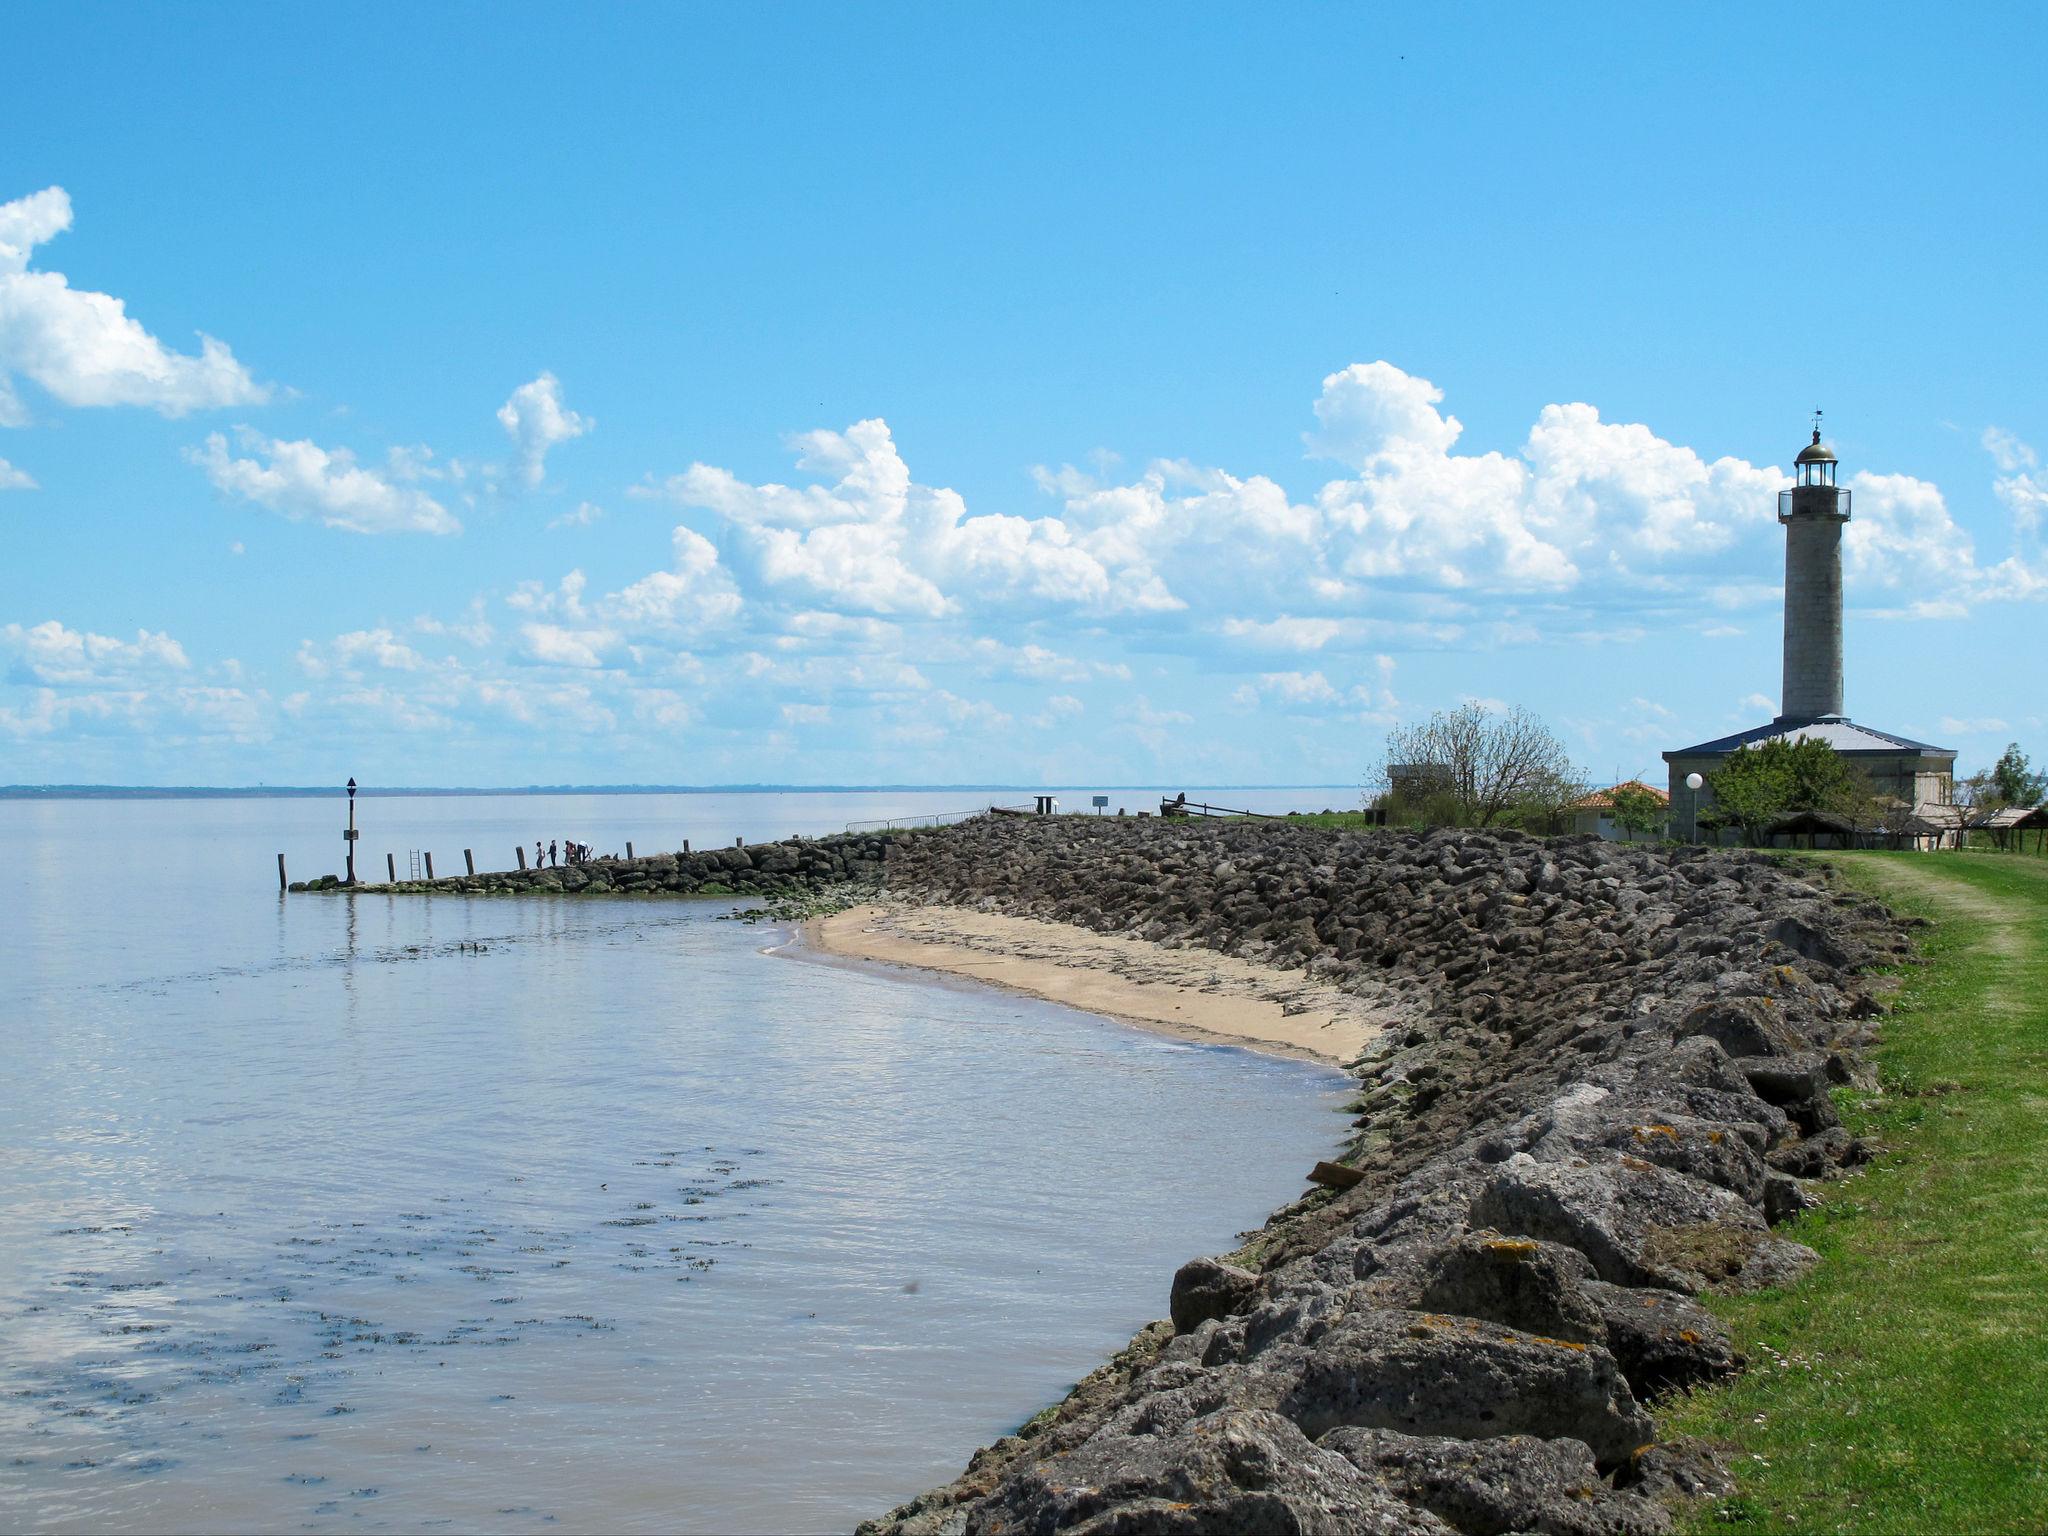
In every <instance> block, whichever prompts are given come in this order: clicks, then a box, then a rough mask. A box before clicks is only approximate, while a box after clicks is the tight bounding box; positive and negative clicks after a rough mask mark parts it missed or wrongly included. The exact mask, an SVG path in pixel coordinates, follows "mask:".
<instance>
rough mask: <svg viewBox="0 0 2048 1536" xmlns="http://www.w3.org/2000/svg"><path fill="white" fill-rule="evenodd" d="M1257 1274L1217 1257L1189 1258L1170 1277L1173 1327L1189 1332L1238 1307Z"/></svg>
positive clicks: (1255, 1284)
mask: <svg viewBox="0 0 2048 1536" xmlns="http://www.w3.org/2000/svg"><path fill="white" fill-rule="evenodd" d="M1258 1284H1259V1277H1258V1276H1257V1275H1255V1274H1253V1273H1252V1272H1251V1271H1250V1270H1248V1269H1239V1268H1238V1267H1237V1266H1236V1265H1234V1264H1225V1263H1223V1262H1222V1261H1221V1260H1220V1259H1191V1260H1189V1261H1188V1262H1187V1263H1185V1264H1183V1265H1181V1267H1180V1269H1179V1270H1178V1271H1177V1272H1176V1273H1175V1274H1174V1277H1173V1297H1172V1301H1171V1303H1170V1307H1171V1311H1172V1316H1173V1326H1174V1331H1175V1332H1177V1333H1192V1332H1194V1331H1195V1329H1196V1328H1198V1327H1200V1326H1201V1325H1202V1324H1203V1323H1205V1322H1208V1321H1209V1320H1210V1319H1211V1318H1218V1317H1228V1316H1229V1315H1230V1314H1231V1313H1233V1312H1237V1311H1240V1310H1242V1308H1243V1307H1244V1305H1245V1303H1246V1302H1247V1301H1249V1300H1250V1299H1251V1296H1252V1293H1253V1291H1255V1290H1256V1289H1257V1288H1258Z"/></svg>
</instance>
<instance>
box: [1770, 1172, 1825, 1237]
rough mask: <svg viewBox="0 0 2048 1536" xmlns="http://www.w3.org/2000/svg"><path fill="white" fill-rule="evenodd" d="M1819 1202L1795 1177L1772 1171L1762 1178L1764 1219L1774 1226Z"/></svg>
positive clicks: (1810, 1208)
mask: <svg viewBox="0 0 2048 1536" xmlns="http://www.w3.org/2000/svg"><path fill="white" fill-rule="evenodd" d="M1819 1203H1820V1202H1819V1201H1818V1200H1816V1199H1814V1198H1813V1196H1812V1195H1810V1194H1808V1193H1807V1192H1806V1187H1805V1186H1804V1185H1803V1184H1801V1183H1800V1182H1799V1181H1798V1180H1797V1179H1794V1178H1788V1177H1787V1176H1786V1175H1784V1174H1782V1173H1773V1174H1770V1175H1769V1176H1768V1177H1766V1178H1765V1180H1764V1195H1763V1205H1764V1220H1765V1221H1767V1222H1769V1223H1770V1224H1771V1225H1772V1226H1774V1227H1775V1226H1779V1225H1782V1224H1783V1223H1785V1222H1788V1221H1790V1220H1791V1219H1792V1218H1793V1217H1795V1216H1797V1215H1799V1214H1800V1213H1801V1212H1802V1211H1810V1210H1812V1209H1813V1208H1814V1207H1815V1206H1816V1205H1818V1204H1819Z"/></svg>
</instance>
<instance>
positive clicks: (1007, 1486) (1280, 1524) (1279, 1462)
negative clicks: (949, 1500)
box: [966, 1407, 1455, 1536]
mask: <svg viewBox="0 0 2048 1536" xmlns="http://www.w3.org/2000/svg"><path fill="white" fill-rule="evenodd" d="M966 1530H967V1536H1052V1533H1053V1532H1055V1531H1059V1532H1072V1533H1074V1536H1455V1532H1454V1531H1453V1529H1452V1527H1450V1526H1448V1525H1445V1524H1444V1523H1443V1522H1442V1521H1440V1520H1438V1519H1436V1518H1435V1517H1434V1516H1431V1515H1428V1514H1426V1513H1424V1512H1422V1511H1420V1510H1417V1509H1414V1508H1412V1507H1410V1506H1409V1505H1407V1504H1405V1503H1403V1502H1401V1501H1400V1500H1399V1499H1397V1498H1395V1497H1394V1496H1393V1495H1392V1494H1390V1493H1388V1492H1386V1491H1385V1490H1384V1489H1383V1488H1382V1487H1381V1486H1380V1485H1379V1484H1378V1483H1377V1482H1376V1481H1375V1480H1373V1479H1372V1478H1369V1477H1367V1476H1366V1475H1365V1474H1364V1473H1363V1472H1361V1471H1359V1469H1358V1468H1357V1467H1356V1466H1354V1465H1353V1464H1352V1463H1351V1462H1350V1461H1348V1460H1346V1459H1345V1458H1344V1457H1343V1456H1340V1455H1338V1454H1337V1453H1336V1452H1334V1451H1326V1450H1323V1449H1321V1448H1320V1447H1318V1446H1315V1445H1312V1444H1310V1443H1309V1441H1308V1439H1307V1438H1306V1437H1305V1436H1304V1435H1303V1434H1302V1432H1301V1431H1300V1430H1299V1429H1297V1428H1296V1427H1295V1426H1294V1425H1293V1424H1291V1423H1289V1422H1288V1421H1287V1420H1286V1419H1284V1418H1282V1417H1281V1416H1280V1415H1279V1414H1276V1413H1268V1412H1264V1411H1261V1410H1259V1409H1253V1408H1238V1407H1226V1408H1222V1409H1218V1410H1216V1411H1214V1412H1212V1413H1209V1414H1206V1415H1203V1416H1202V1417H1199V1418H1195V1419H1192V1420H1188V1421H1186V1422H1178V1423H1176V1422H1169V1423H1168V1424H1166V1425H1163V1426H1160V1427H1159V1428H1157V1429H1156V1430H1150V1431H1147V1430H1141V1429H1131V1428H1123V1427H1112V1428H1110V1429H1108V1430H1105V1431H1103V1432H1101V1433H1098V1434H1096V1435H1095V1436H1093V1437H1092V1438H1090V1439H1089V1440H1087V1441H1085V1442H1084V1443H1082V1444H1081V1445H1079V1446H1078V1447H1076V1448H1074V1449H1073V1450H1070V1451H1067V1452H1065V1453H1064V1454H1059V1455H1054V1456H1049V1457H1047V1458H1045V1459H1044V1460H1042V1461H1034V1462H1030V1463H1028V1464H1026V1465H1024V1466H1022V1467H1020V1468H1018V1469H1017V1470H1015V1471H1014V1472H1012V1473H1011V1474H1010V1475H1009V1476H1008V1477H1006V1478H1005V1479H1004V1480H1003V1481H1002V1482H1001V1483H1000V1484H998V1485H997V1487H996V1488H995V1491H994V1492H993V1493H991V1494H989V1495H988V1497H987V1498H985V1499H983V1500H982V1501H981V1502H980V1503H978V1504H976V1505H975V1506H974V1507H973V1509H972V1510H971V1512H970V1513H969V1514H968V1517H967V1523H966Z"/></svg>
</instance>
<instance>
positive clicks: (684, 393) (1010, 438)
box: [0, 4, 2048, 785]
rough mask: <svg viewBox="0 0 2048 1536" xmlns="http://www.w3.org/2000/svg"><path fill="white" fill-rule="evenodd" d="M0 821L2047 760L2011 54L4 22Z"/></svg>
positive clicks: (1895, 41) (1985, 43) (1694, 40)
mask: <svg viewBox="0 0 2048 1536" xmlns="http://www.w3.org/2000/svg"><path fill="white" fill-rule="evenodd" d="M4 28H5V34H6V47H5V50H4V52H5V54H6V58H7V62H5V63H0V81H4V88H0V783H8V782H14V783H120V784H234V785H247V784H259V783H292V784H316V783H325V782H329V781H337V780H340V779H342V778H344V777H348V776H353V777H355V778H357V779H358V780H361V781H362V782H365V783H376V784H392V785H396V784H416V785H449V784H467V785H525V784H536V783H605V784H617V783H669V784H720V783H744V782H761V783H787V784H807V783H819V784H825V783H831V784H861V783H891V784H898V783H903V784H910V783H931V784H944V783H997V782H1000V783H1011V784H1025V785H1028V784H1032V783H1048V784H1087V783H1101V784H1109V783H1125V784H1136V783H1169V784H1170V783H1177V782H1178V783H1187V784H1200V785H1215V784H1231V783H1237V784H1254V783H1255V784H1273V783H1293V784H1311V783H1312V784H1339V785H1343V784H1362V783H1364V782H1366V781H1367V780H1368V779H1369V778H1370V777H1371V773H1372V768H1373V765H1374V763H1375V762H1376V761H1377V760H1378V759H1379V758H1380V756H1381V754H1382V750H1383V741H1384V738H1385V735H1386V732H1387V731H1388V729H1389V728H1390V727H1391V726H1393V725H1394V724H1396V723H1398V722H1401V721H1405V720H1413V719H1417V718H1419V717H1421V716H1423V715H1426V714H1427V713H1429V712H1430V711H1432V710H1436V709H1441V708H1448V707H1453V706H1456V705H1458V704H1459V703H1461V702H1463V701H1465V700H1470V699H1477V700H1482V701H1489V702H1494V703H1498V704H1502V705H1516V706H1521V707H1525V708H1527V709H1529V710H1531V711H1533V712H1535V713H1536V714H1537V715H1539V716H1541V717H1542V718H1543V719H1544V720H1546V721H1547V722H1548V723H1549V724H1550V725H1551V726H1552V727H1553V728H1554V729H1555V730H1556V731H1557V733H1558V734H1559V736H1560V737H1561V738H1562V739H1563V740H1564V742H1565V744H1566V746H1567V747H1568V749H1569V750H1570V751H1571V753H1572V754H1573V756H1574V758H1575V759H1576V760H1577V761H1578V763H1579V764H1580V765H1581V767H1582V768H1583V770H1584V772H1585V774H1586V776H1587V777H1588V778H1590V779H1594V780H1597V781H1599V782H1603V783H1604V782H1610V781H1612V780H1613V779H1616V778H1621V777H1630V776H1636V775H1642V776H1645V777H1648V778H1650V779H1651V780H1652V781H1653V782H1656V781H1659V780H1660V779H1661V777H1662V765H1661V763H1660V761H1659V758H1658V753H1659V752H1660V751H1663V750H1665V749H1669V748H1675V747H1679V746H1683V745H1687V744H1689V743H1691V742H1695V741H1699V740H1703V739H1707V738H1710V737H1714V736H1718V735H1721V734H1723V733H1725V732H1727V731H1730V730H1733V729H1736V728H1738V727H1741V726H1747V725H1754V724H1758V723H1761V722H1763V721H1764V720H1767V719H1769V718H1770V717H1771V716H1772V715H1773V714H1774V713H1775V712H1776V709H1777V693H1778V687H1779V665H1780V654H1779V625H1780V587H1781V581H1782V574H1783V543H1782V532H1781V530H1780V529H1779V527H1778V525H1777V523H1776V520H1775V492H1776V491H1777V489H1778V488H1779V487H1780V486H1782V485H1785V484H1787V483H1789V482H1788V479H1787V475H1788V471H1789V466H1790V463H1791V460H1792V456H1793V455H1794V454H1795V453H1796V452H1797V451H1798V449H1799V448H1800V447H1801V446H1802V445H1803V444H1804V443H1805V441H1806V437H1807V432H1808V429H1809V426H1810V421H1811V413H1812V412H1813V410H1814V409H1815V408H1816V407H1819V408H1821V409H1823V410H1824V411H1825V417H1824V421H1825V424H1826V430H1827V436H1828V439H1829V441H1830V442H1831V443H1832V444H1833V445H1834V447H1835V449H1836V452H1837V453H1838V454H1839V455H1840V457H1841V459H1842V477H1843V483H1844V484H1846V485H1848V486H1850V487H1851V489H1852V492H1853V497H1854V502H1853V510H1854V515H1853V518H1852V521H1851V523H1850V525H1849V528H1848V530H1847V546H1846V565H1847V572H1848V589H1847V590H1848V672H1847V677H1848V687H1847V693H1848V701H1847V702H1848V710H1849V713H1850V715H1851V716H1852V717H1854V718H1855V719H1857V720H1859V721H1861V722H1863V723H1866V724H1870V725H1874V726H1877V727H1879V728H1881V729H1885V730H1890V731H1894V732H1899V733H1902V734H1905V735H1909V736H1914V737H1917V738H1919V739H1922V740H1928V741H1933V742H1935V743H1937V744H1939V745H1943V746H1949V747H1953V748H1956V749H1957V750H1958V751H1959V752H1960V753H1961V767H1962V768H1963V769H1964V770H1965V771H1967V770H1968V769H1970V768H1972V767H1976V766H1983V765H1985V764H1987V763H1988V762H1989V761H1991V760H1992V759H1993V758H1995V757H1996V756H1997V754H1998V752H1999V751H2000V749H2001V748H2002V747H2003V746H2004V744H2005V743H2006V742H2007V741H2008V740H2013V739H2017V740H2019V741H2020V742H2021V743H2022V745H2023V746H2025V747H2027V748H2028V749H2029V750H2031V751H2033V752H2034V753H2035V754H2036V756H2037V757H2038V756H2044V755H2048V697H2044V693H2043V689H2042V686H2041V682H2040V663H2039V658H2040V656H2041V654H2042V651H2043V645H2042V641H2043V636H2044V618H2048V553H2044V550H2043V545H2042V538H2041V520H2042V514H2043V511H2044V509H2048V469H2044V468H2043V466H2042V464H2041V462H2040V455H2041V454H2042V453H2048V368H2044V367H2043V366H2042V363H2043V358H2044V355H2048V304H2044V303H2043V302H2042V290H2041V279H2040V263H2041V260H2042V255H2041V253H2042V252H2043V251H2044V250H2048V197H2044V196H2043V192H2044V190H2048V189H2044V165H2048V162H2044V159H2043V156H2042V154H2041V150H2040V146H2041V144H2043V143H2048V106H2044V98H2043V96H2042V93H2041V92H2040V90H2039V88H2038V85H2039V82H2038V80H2037V79H2036V78H2035V71H2033V70H2031V69H2030V68H2028V67H2027V66H2026V61H2028V60H2031V59H2038V58H2039V57H2040V56H2041V54H2042V51H2043V46H2044V43H2048V16H2044V13H2043V12H2042V11H2041V10H2040V9H2039V8H2038V7H2036V6H2011V7H2005V8H1997V7H1982V8H1973V9H1972V11H1971V13H1970V18H1969V21H1968V23H1967V25H1964V24H1962V23H1961V22H1960V21H1957V20H1954V19H1952V18H1951V17H1949V16H1947V15H1945V14H1943V13H1941V12H1939V11H1936V10H1933V9H1929V8H1925V7H1889V6H1869V5H1858V6H1853V7H1849V6H1843V7H1835V6H1827V5H1810V6H1802V7H1798V8H1796V9H1787V8H1782V7H1763V6H1757V7H1739V6H1731V7H1695V8H1689V9H1688V10H1686V11H1683V12H1681V11H1679V10H1678V9H1677V8H1667V7H1644V6H1634V5H1631V6H1616V7H1612V8H1601V7H1595V6H1584V7H1574V8H1570V9H1569V10H1559V9H1555V8H1549V7H1515V6H1507V5H1499V6H1474V7H1457V8H1451V7H1438V6H1425V5H1414V6H1393V5H1381V6H1363V5H1349V6H1334V5H1294V6H1287V7H1278V8H1272V7H1260V8H1256V11H1255V9H1254V8H1247V7H1231V8H1224V7H1209V6H1200V5H1197V6H1187V5H1174V6H1171V7H1167V6H1144V5H1135V4H1134V5H1125V6H1117V7H1095V6H1083V5H1052V4H1047V5H1034V6H1020V7H993V6H985V7H968V6H950V5H893V6H879V7H860V8H849V7H827V6H802V5H794V4H789V5H778V6H775V7H739V6H734V7H725V8H711V7H686V6H681V5H677V6H666V7H612V8H598V7H589V8H575V9H571V8H564V7H540V6H521V5H497V4H494V5H491V6H487V7H486V6H463V5H454V4H449V5H438V6H432V7H421V6H403V7H399V6H377V5H354V6H349V7H317V8H316V7H311V6H300V7H288V8H287V7H274V6H236V5H225V4H224V5H211V6H206V7H154V8H144V7H137V6H114V7H102V6H95V5H91V4H82V5H73V6H65V7H56V6H42V7H16V8H14V9H13V10H11V11H10V12H9V13H8V16H7V19H6V22H5V23H4Z"/></svg>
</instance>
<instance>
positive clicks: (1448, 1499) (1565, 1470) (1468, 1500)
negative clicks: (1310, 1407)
mask: <svg viewBox="0 0 2048 1536" xmlns="http://www.w3.org/2000/svg"><path fill="white" fill-rule="evenodd" d="M1317 1443H1318V1444H1319V1445H1322V1446H1323V1447H1325V1448H1326V1449H1328V1450H1333V1451H1336V1452H1338V1453H1339V1454H1340V1455H1342V1456H1343V1457H1344V1458H1345V1460H1347V1461H1349V1462H1350V1463H1351V1464H1352V1465H1353V1466H1355V1467H1357V1468H1358V1469H1359V1470H1360V1471H1362V1472H1364V1473H1365V1474H1366V1475H1367V1476H1369V1477H1371V1478H1372V1479H1373V1480H1374V1481H1376V1482H1378V1483H1379V1484H1380V1486H1381V1487H1383V1488H1385V1489H1386V1490H1387V1491H1388V1492H1389V1493H1391V1494H1393V1495H1394V1496H1395V1497H1396V1498H1398V1499H1400V1500H1401V1501H1402V1502H1404V1503H1407V1504H1412V1505H1414V1506H1415V1507H1416V1508H1418V1509H1422V1510H1427V1511H1428V1512H1429V1513H1430V1514H1432V1515H1435V1516H1436V1517H1437V1518H1438V1519H1440V1520H1443V1521H1444V1522H1445V1523H1446V1524H1448V1525H1451V1526H1453V1527H1455V1528H1456V1529H1457V1530H1458V1531H1460V1532H1462V1533H1463V1536H1507V1533H1509V1532H1528V1533H1530V1536H1664V1533H1665V1532H1668V1531H1669V1530H1670V1529H1671V1517H1670V1516H1669V1515H1668V1514H1666V1513H1665V1512H1664V1510H1663V1509H1661V1508H1660V1507H1658V1506H1657V1505H1656V1504H1653V1503H1651V1502H1650V1501H1649V1500H1648V1499H1646V1498H1643V1497H1641V1496H1640V1495H1637V1494H1634V1493H1621V1492H1617V1491H1616V1490H1615V1489H1614V1488H1613V1487H1611V1486H1610V1485H1609V1484H1608V1483H1607V1482H1606V1481H1604V1480H1603V1479H1602V1478H1601V1476H1600V1469H1599V1468H1598V1467H1597V1466H1596V1465H1595V1464H1594V1461H1593V1453H1592V1452H1591V1451H1590V1450H1588V1449H1587V1448H1586V1447H1585V1446H1584V1445H1582V1444H1580V1443H1579V1442H1578V1441H1576V1440H1538V1439H1534V1438H1532V1437H1530V1436H1528V1435H1502V1436H1499V1437H1496V1438H1493V1439H1488V1440H1447V1439H1443V1438H1441V1437H1423V1436H1416V1435H1402V1434H1396V1433H1394V1432H1392V1431H1391V1430H1384V1429H1353V1428H1349V1427H1346V1428H1342V1429H1333V1430H1331V1431H1330V1432H1329V1433H1328V1434H1326V1435H1324V1436H1323V1437H1322V1439H1321V1440H1320V1441H1318V1442H1317Z"/></svg>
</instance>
